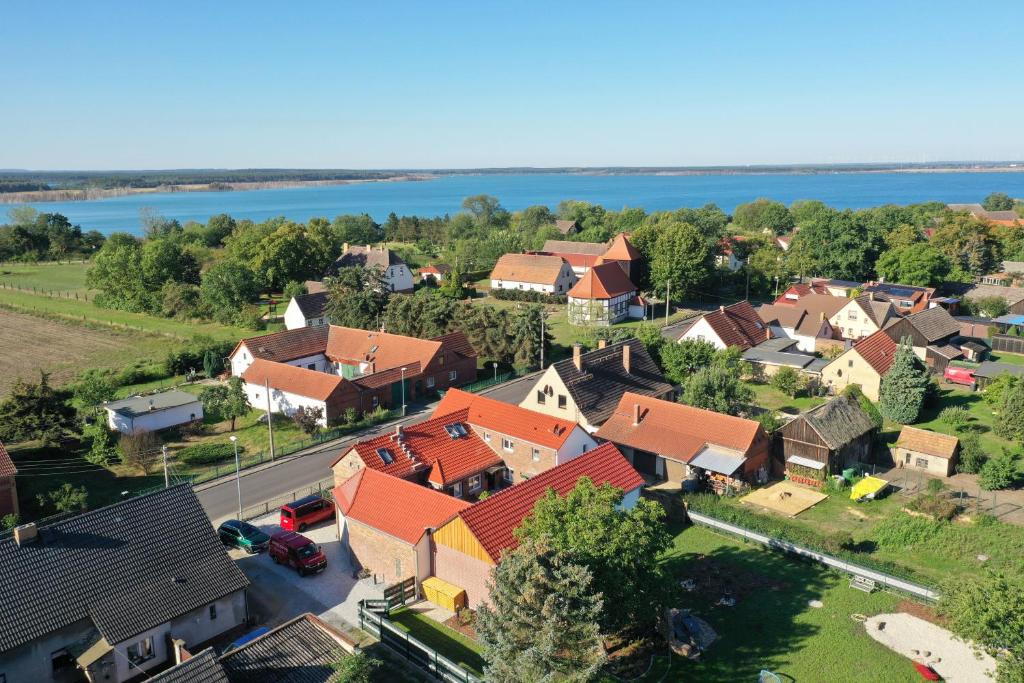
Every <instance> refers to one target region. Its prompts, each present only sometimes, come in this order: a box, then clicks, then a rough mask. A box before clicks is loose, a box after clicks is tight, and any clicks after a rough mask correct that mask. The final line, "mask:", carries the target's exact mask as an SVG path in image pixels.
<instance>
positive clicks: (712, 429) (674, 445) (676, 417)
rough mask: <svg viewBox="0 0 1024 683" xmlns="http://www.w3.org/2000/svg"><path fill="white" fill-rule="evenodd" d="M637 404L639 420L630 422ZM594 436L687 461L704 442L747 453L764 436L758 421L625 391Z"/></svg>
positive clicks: (697, 451) (707, 444)
mask: <svg viewBox="0 0 1024 683" xmlns="http://www.w3.org/2000/svg"><path fill="white" fill-rule="evenodd" d="M637 405H639V406H640V424H637V425H635V424H633V417H634V407H635V406H637ZM597 436H598V437H599V438H601V439H606V440H608V441H612V442H614V443H617V444H620V445H624V446H630V447H633V448H639V449H640V450H644V451H647V452H649V453H658V454H660V455H665V456H668V457H671V458H675V459H678V460H681V461H682V462H689V461H690V460H691V459H692V458H693V457H694V456H696V455H697V453H699V452H700V451H701V450H702V449H703V448H705V447H706V446H719V447H722V448H726V449H728V450H732V451H737V452H739V453H743V454H745V453H747V452H748V451H749V450H750V449H751V448H752V447H753V446H754V445H755V442H756V441H757V440H758V438H759V437H763V438H765V439H767V436H766V435H765V434H764V430H763V429H762V428H761V425H759V424H758V423H757V422H754V421H753V420H745V419H743V418H740V417H733V416H731V415H723V414H721V413H716V412H713V411H711V410H702V409H700V408H694V407H692V406H687V405H683V404H682V403H674V402H672V401H662V400H660V399H656V398H651V397H649V396H643V395H641V394H634V393H626V394H623V395H622V398H621V399H620V400H619V405H618V406H617V407H616V408H615V412H614V413H612V416H611V417H610V418H608V421H607V422H605V423H604V424H603V425H601V429H599V430H598V431H597Z"/></svg>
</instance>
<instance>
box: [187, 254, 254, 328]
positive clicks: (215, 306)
mask: <svg viewBox="0 0 1024 683" xmlns="http://www.w3.org/2000/svg"><path fill="white" fill-rule="evenodd" d="M259 293H260V287H259V283H258V282H257V281H256V274H255V273H254V272H253V271H252V269H251V268H249V266H247V265H246V264H244V263H242V262H241V261H238V260H237V259H234V258H227V259H224V260H223V261H220V262H219V263H216V264H214V265H213V266H211V267H210V269H209V270H207V271H206V272H205V273H204V274H203V282H202V284H201V285H200V287H199V296H200V299H201V300H202V302H203V303H204V304H205V305H206V306H207V307H208V308H209V309H210V314H211V315H213V317H214V318H215V319H216V320H218V321H219V322H222V323H226V324H232V323H238V322H239V321H240V320H241V315H242V311H243V309H244V307H245V305H246V304H249V303H252V302H254V301H255V300H256V299H257V297H259Z"/></svg>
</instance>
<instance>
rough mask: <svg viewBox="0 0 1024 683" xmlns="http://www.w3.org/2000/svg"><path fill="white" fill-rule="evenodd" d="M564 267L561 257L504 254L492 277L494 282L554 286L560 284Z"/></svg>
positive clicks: (495, 266) (563, 260)
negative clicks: (506, 281)
mask: <svg viewBox="0 0 1024 683" xmlns="http://www.w3.org/2000/svg"><path fill="white" fill-rule="evenodd" d="M564 267H565V259H563V258H562V257H561V256H553V255H551V256H548V255H544V254H504V255H502V256H501V258H499V259H498V262H497V263H495V264H494V270H492V271H491V276H490V277H491V279H492V280H508V281H510V282H530V283H534V284H541V285H553V284H555V283H556V282H558V278H559V277H560V276H561V274H562V268H564Z"/></svg>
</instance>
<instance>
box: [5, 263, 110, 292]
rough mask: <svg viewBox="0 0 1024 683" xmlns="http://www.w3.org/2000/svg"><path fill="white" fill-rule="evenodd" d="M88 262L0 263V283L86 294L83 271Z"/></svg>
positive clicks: (23, 287) (22, 287)
mask: <svg viewBox="0 0 1024 683" xmlns="http://www.w3.org/2000/svg"><path fill="white" fill-rule="evenodd" d="M89 265H90V264H89V263H88V262H85V263H82V262H75V263H5V264H3V265H0V285H6V286H10V287H18V288H19V289H37V290H45V291H48V292H61V293H64V294H67V293H71V294H75V293H78V294H79V295H84V294H86V293H87V292H88V291H89V289H88V287H86V286H85V271H87V270H88V269H89Z"/></svg>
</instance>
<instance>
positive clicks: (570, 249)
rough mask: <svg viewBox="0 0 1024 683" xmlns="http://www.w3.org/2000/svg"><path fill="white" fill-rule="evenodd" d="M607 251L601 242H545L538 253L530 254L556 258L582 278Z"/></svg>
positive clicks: (605, 245) (606, 246)
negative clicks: (563, 261)
mask: <svg viewBox="0 0 1024 683" xmlns="http://www.w3.org/2000/svg"><path fill="white" fill-rule="evenodd" d="M607 251H608V245H607V244H605V243H603V242H575V241H570V240H547V241H546V242H544V246H543V247H541V248H540V250H539V251H532V252H529V253H531V254H542V255H546V256H558V257H559V258H561V259H563V260H565V262H566V263H568V264H569V265H570V266H571V267H572V271H573V273H575V274H576V277H583V274H584V273H586V272H587V271H588V270H589V269H590V268H593V267H594V265H595V264H596V263H597V262H598V260H599V259H600V258H601V256H602V255H604V253H605V252H607Z"/></svg>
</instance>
